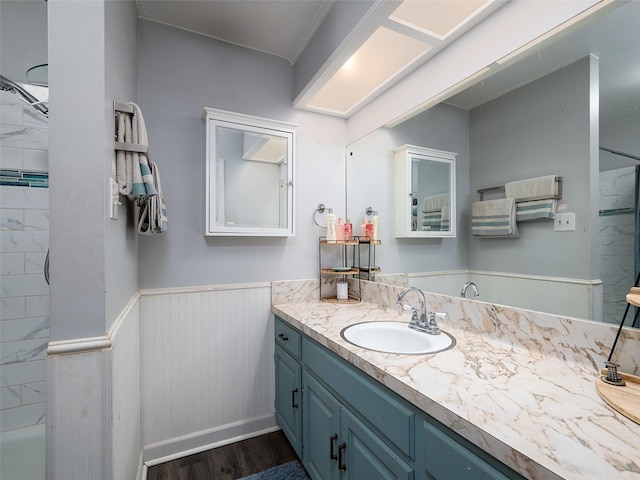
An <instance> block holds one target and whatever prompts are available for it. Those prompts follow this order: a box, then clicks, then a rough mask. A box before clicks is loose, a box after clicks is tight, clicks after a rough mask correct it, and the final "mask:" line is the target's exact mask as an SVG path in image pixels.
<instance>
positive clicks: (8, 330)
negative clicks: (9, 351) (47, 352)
mask: <svg viewBox="0 0 640 480" xmlns="http://www.w3.org/2000/svg"><path fill="white" fill-rule="evenodd" d="M0 333H1V335H0V338H2V344H3V348H4V344H5V343H6V342H17V341H20V340H34V339H36V338H44V339H47V338H48V337H49V317H34V318H19V319H17V320H3V321H2V322H0ZM3 353H4V352H3Z"/></svg>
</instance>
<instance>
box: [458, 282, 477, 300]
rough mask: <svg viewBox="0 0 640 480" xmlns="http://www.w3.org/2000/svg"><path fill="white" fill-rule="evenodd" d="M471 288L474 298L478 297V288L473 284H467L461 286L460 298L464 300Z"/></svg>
mask: <svg viewBox="0 0 640 480" xmlns="http://www.w3.org/2000/svg"><path fill="white" fill-rule="evenodd" d="M469 287H471V291H472V292H473V296H474V297H479V296H480V292H479V291H478V286H477V285H476V284H475V283H473V282H467V283H465V284H464V285H463V286H462V290H460V296H461V297H462V298H465V297H466V296H467V290H468V289H469Z"/></svg>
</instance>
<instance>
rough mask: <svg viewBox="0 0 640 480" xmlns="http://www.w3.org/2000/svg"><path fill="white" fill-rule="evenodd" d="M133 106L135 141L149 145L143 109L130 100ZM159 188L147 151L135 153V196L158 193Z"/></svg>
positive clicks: (132, 124)
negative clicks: (155, 181)
mask: <svg viewBox="0 0 640 480" xmlns="http://www.w3.org/2000/svg"><path fill="white" fill-rule="evenodd" d="M129 105H131V106H132V107H133V119H132V120H131V127H132V130H133V143H135V144H136V145H145V146H149V137H148V136H147V126H146V124H145V122H144V117H143V116H142V110H140V107H139V106H138V105H136V104H135V103H133V102H129ZM157 193H158V190H157V189H156V186H155V185H154V181H153V175H152V173H151V169H150V167H149V161H148V159H147V154H146V153H137V152H134V153H133V192H132V195H133V196H134V197H144V196H147V197H148V196H151V195H157Z"/></svg>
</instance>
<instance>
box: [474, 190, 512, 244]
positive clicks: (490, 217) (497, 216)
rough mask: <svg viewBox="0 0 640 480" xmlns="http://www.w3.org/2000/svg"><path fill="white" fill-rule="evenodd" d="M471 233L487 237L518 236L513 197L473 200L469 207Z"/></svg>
mask: <svg viewBox="0 0 640 480" xmlns="http://www.w3.org/2000/svg"><path fill="white" fill-rule="evenodd" d="M471 233H472V234H473V235H479V236H487V237H519V236H520V233H519V232H518V225H517V224H516V201H515V199H514V198H500V199H497V200H487V201H484V202H474V203H473V205H472V207H471Z"/></svg>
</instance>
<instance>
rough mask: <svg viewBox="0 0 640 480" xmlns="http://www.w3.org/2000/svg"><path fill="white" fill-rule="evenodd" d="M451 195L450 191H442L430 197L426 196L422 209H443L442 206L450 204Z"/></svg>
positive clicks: (436, 210) (435, 210) (433, 210)
mask: <svg viewBox="0 0 640 480" xmlns="http://www.w3.org/2000/svg"><path fill="white" fill-rule="evenodd" d="M450 197H451V195H449V194H448V193H441V194H439V195H431V196H429V197H424V201H423V203H422V211H423V212H424V213H427V212H438V211H440V210H442V207H446V206H447V205H449V202H450Z"/></svg>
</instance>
